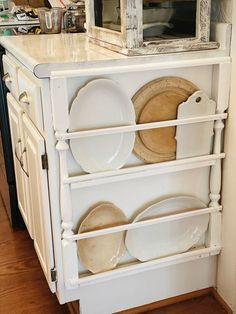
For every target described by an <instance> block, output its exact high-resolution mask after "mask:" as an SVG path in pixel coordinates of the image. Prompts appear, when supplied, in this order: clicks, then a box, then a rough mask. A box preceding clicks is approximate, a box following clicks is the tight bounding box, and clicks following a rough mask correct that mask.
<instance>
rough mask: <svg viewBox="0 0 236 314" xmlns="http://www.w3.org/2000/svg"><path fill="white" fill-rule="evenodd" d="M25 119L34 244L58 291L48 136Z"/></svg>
mask: <svg viewBox="0 0 236 314" xmlns="http://www.w3.org/2000/svg"><path fill="white" fill-rule="evenodd" d="M22 121H23V133H24V140H25V149H26V156H27V169H26V171H27V173H28V176H29V198H30V208H31V214H32V222H33V234H34V247H35V250H36V253H37V255H38V258H39V261H40V264H41V266H42V269H43V271H44V274H45V277H46V279H47V281H48V284H49V286H50V289H51V290H52V291H55V283H54V282H52V280H51V270H52V269H53V267H54V260H53V254H52V252H53V247H52V233H51V217H50V209H49V196H48V181H47V171H46V168H47V166H46V164H47V162H46V158H47V157H46V156H47V155H46V154H45V145H44V139H43V137H42V136H41V134H40V133H39V132H38V130H37V129H36V128H35V126H34V125H33V123H32V122H31V120H30V119H29V117H28V116H27V114H25V113H24V114H23V115H22Z"/></svg>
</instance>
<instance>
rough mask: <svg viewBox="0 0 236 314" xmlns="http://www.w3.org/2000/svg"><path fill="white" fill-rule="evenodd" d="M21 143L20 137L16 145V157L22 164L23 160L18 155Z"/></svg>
mask: <svg viewBox="0 0 236 314" xmlns="http://www.w3.org/2000/svg"><path fill="white" fill-rule="evenodd" d="M20 143H21V139H20V138H19V139H18V141H17V143H16V145H15V157H16V159H17V160H18V161H19V163H20V165H21V166H22V160H21V158H20V157H19V155H18V148H19V145H20Z"/></svg>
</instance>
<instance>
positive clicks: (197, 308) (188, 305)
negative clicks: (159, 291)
mask: <svg viewBox="0 0 236 314" xmlns="http://www.w3.org/2000/svg"><path fill="white" fill-rule="evenodd" d="M146 314H227V311H225V310H224V308H223V307H222V306H221V305H220V304H219V303H218V302H216V300H215V298H214V297H213V295H211V294H209V295H204V296H201V297H198V298H195V299H191V300H188V301H184V302H180V303H176V304H173V305H170V306H166V307H163V308H159V309H156V310H152V311H147V312H146Z"/></svg>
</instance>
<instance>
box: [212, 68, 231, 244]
mask: <svg viewBox="0 0 236 314" xmlns="http://www.w3.org/2000/svg"><path fill="white" fill-rule="evenodd" d="M223 82H224V84H223V85H221V83H223ZM220 86H224V88H220ZM229 88H230V64H229V63H226V64H220V65H215V66H214V69H213V82H212V96H213V98H214V100H215V101H216V103H217V108H216V113H223V112H224V111H225V110H226V109H227V108H228V102H229ZM223 129H224V123H223V120H218V121H216V122H215V125H214V130H215V137H214V146H213V153H214V154H219V153H220V152H221V149H222V132H223ZM221 166H222V163H221V160H220V159H219V160H216V163H215V165H214V166H212V167H211V173H210V194H209V197H210V204H209V206H210V207H214V206H218V205H219V202H220V192H221ZM221 224H222V214H221V213H214V214H211V216H210V224H209V231H208V240H207V245H208V246H220V244H221Z"/></svg>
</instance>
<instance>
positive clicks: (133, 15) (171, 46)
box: [86, 0, 218, 55]
mask: <svg viewBox="0 0 236 314" xmlns="http://www.w3.org/2000/svg"><path fill="white" fill-rule="evenodd" d="M93 1H94V0H88V1H87V2H86V10H87V18H88V19H87V23H86V25H87V29H88V35H89V36H90V37H91V38H92V39H94V41H95V43H96V44H97V45H101V46H103V47H107V48H109V49H111V50H114V51H118V52H121V53H123V54H127V55H129V54H137V55H139V54H157V53H168V52H178V51H191V50H202V49H215V48H218V44H217V43H212V42H209V38H210V16H211V0H197V11H196V36H195V38H194V41H193V39H192V38H184V39H182V40H181V41H180V42H178V38H177V40H176V39H173V40H165V39H159V38H157V39H156V40H155V39H153V41H152V46H151V47H150V46H149V45H145V41H144V40H143V3H142V1H140V0H130V1H127V0H121V1H120V16H121V33H119V32H114V31H112V30H110V29H107V28H104V27H102V26H101V27H94V24H95V17H94V4H93ZM160 44H161V46H159V45H160Z"/></svg>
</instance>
